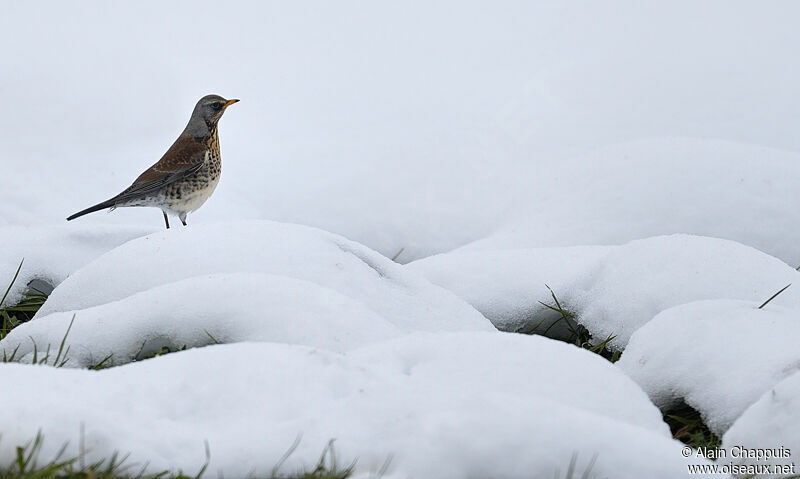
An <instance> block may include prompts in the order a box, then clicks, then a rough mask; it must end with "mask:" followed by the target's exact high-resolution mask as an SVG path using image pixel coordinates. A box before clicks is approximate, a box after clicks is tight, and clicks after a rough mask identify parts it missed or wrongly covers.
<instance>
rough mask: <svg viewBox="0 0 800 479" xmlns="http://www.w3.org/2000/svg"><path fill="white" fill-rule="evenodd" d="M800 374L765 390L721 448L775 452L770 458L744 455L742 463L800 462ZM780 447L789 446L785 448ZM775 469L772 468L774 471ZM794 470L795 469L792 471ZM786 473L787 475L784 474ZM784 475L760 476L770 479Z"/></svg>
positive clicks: (779, 463) (729, 431)
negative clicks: (744, 458) (798, 432)
mask: <svg viewBox="0 0 800 479" xmlns="http://www.w3.org/2000/svg"><path fill="white" fill-rule="evenodd" d="M797 431H800V374H797V373H795V374H792V375H791V376H789V377H788V378H786V379H784V380H783V381H781V382H779V383H778V384H776V385H775V387H773V388H771V389H769V390H768V391H766V392H765V393H764V394H763V395H762V396H761V398H760V399H759V400H758V401H756V402H755V403H754V404H753V405H751V406H750V407H749V408H747V410H746V411H745V412H744V414H742V415H741V417H739V419H737V420H736V422H735V423H733V426H731V428H730V429H728V432H726V433H725V436H724V437H723V438H722V448H723V449H725V450H728V451H731V450H732V449H733V448H734V447H739V448H741V449H750V450H752V449H761V450H764V451H775V450H776V449H777V451H776V453H773V456H775V457H771V458H769V459H766V460H765V459H759V458H746V460H744V461H741V463H743V464H752V465H763V464H775V465H781V466H782V467H786V466H790V465H791V464H794V465H795V467H796V465H797V464H800V435H798V434H797ZM783 449H788V452H787V451H784V450H783ZM787 456H788V457H787ZM773 472H774V471H773ZM796 473H797V470H796V469H795V470H794V474H796ZM786 475H788V474H786ZM781 476H785V475H784V474H775V475H768V474H764V475H759V476H758V477H759V478H764V479H770V478H773V477H781Z"/></svg>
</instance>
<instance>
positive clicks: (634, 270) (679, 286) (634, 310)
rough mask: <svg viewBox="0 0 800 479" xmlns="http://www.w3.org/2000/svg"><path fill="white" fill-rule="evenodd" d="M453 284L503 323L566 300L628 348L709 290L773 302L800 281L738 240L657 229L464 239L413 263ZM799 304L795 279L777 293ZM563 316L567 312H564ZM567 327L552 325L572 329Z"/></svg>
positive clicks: (532, 321)
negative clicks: (616, 238) (514, 245)
mask: <svg viewBox="0 0 800 479" xmlns="http://www.w3.org/2000/svg"><path fill="white" fill-rule="evenodd" d="M407 268H409V269H411V270H413V271H416V272H418V273H420V274H422V275H424V276H425V277H427V278H428V279H429V280H431V281H432V282H434V283H436V284H438V285H440V286H443V287H445V288H448V289H450V290H451V291H453V292H454V293H456V294H457V295H459V296H460V297H461V298H463V299H464V300H465V301H467V302H468V303H470V304H472V305H473V306H474V307H475V308H476V309H478V310H479V311H481V312H482V313H483V314H484V315H485V316H486V317H487V318H489V319H490V320H491V321H492V322H493V323H494V324H495V326H497V327H498V328H499V329H502V330H524V329H526V328H532V327H533V326H537V325H539V328H538V329H539V330H540V331H541V329H543V328H545V327H547V326H548V325H550V324H552V322H553V321H554V320H555V319H554V318H553V314H552V312H551V311H550V310H549V309H548V308H546V307H545V306H543V305H542V304H541V303H542V302H543V303H546V304H549V305H554V301H553V299H552V297H551V295H550V291H549V290H548V289H547V287H546V286H545V285H549V286H550V287H552V288H553V291H554V292H555V294H556V296H557V297H558V299H559V302H560V303H561V304H562V306H564V308H565V309H567V310H569V311H570V312H572V313H573V314H574V315H575V317H576V318H577V320H578V322H579V323H580V324H582V325H583V326H584V327H586V328H587V329H588V330H589V332H590V333H591V334H592V336H593V337H594V338H595V339H601V340H602V339H605V338H607V337H609V336H613V337H614V338H613V339H612V341H611V342H610V344H609V345H610V346H611V347H612V348H613V349H617V350H621V349H623V348H624V347H625V345H626V344H627V342H628V340H629V338H630V337H631V335H632V334H633V333H634V332H635V331H636V330H637V329H638V328H640V327H642V326H643V325H644V324H646V323H647V322H648V321H650V320H651V319H652V318H653V317H654V316H655V315H656V314H658V313H659V312H661V311H664V310H666V309H669V308H671V307H673V306H677V305H680V304H684V303H689V302H692V301H699V300H704V299H742V300H751V301H764V300H766V299H767V298H769V297H770V296H771V295H772V294H773V293H775V292H776V291H778V290H779V289H780V288H781V287H783V286H785V285H787V284H789V283H792V282H800V273H798V272H797V271H795V270H794V268H791V267H789V266H788V265H786V264H785V263H783V262H782V261H780V260H778V259H776V258H773V257H771V256H769V255H767V254H765V253H762V252H760V251H758V250H756V249H754V248H751V247H749V246H744V245H741V244H738V243H735V242H733V241H728V240H722V239H716V238H706V237H700V236H691V235H671V236H658V237H653V238H647V239H643V240H636V241H632V242H630V243H627V244H625V245H621V246H616V247H601V246H595V247H565V248H531V249H508V250H503V249H498V250H485V251H478V250H474V249H471V248H462V249H459V250H456V251H453V252H451V253H446V254H442V255H438V256H433V257H431V258H426V259H424V260H420V261H416V262H414V263H411V264H409V265H407ZM773 304H775V305H785V306H792V307H800V290H792V289H791V288H790V289H789V290H787V291H786V292H784V293H783V294H781V295H780V296H779V297H778V298H776V299H775V300H774V302H773ZM555 316H556V317H560V315H558V314H556V315H555ZM563 333H564V331H563V330H562V329H556V328H554V329H552V330H550V331H548V333H547V334H548V335H550V336H555V337H557V336H559V335H563Z"/></svg>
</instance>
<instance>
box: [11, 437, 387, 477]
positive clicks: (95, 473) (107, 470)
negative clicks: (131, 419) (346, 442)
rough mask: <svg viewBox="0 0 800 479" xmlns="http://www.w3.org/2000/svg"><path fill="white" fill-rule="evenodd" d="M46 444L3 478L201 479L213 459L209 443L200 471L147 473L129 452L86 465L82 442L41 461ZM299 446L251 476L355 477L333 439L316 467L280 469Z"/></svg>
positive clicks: (22, 451) (38, 440)
mask: <svg viewBox="0 0 800 479" xmlns="http://www.w3.org/2000/svg"><path fill="white" fill-rule="evenodd" d="M43 444H44V437H43V436H42V434H41V433H39V434H37V435H36V437H35V438H34V439H33V440H32V441H30V442H29V443H28V444H27V445H25V446H19V447H16V448H15V455H14V460H13V461H12V462H11V464H9V465H8V466H6V467H5V468H0V479H201V478H202V477H203V476H204V475H205V474H206V472H207V470H208V465H209V463H210V459H211V451H210V449H209V447H208V443H206V462H205V464H204V465H203V466H202V467H200V469H199V471H198V472H197V474H195V475H186V474H184V473H183V472H178V473H170V472H169V471H161V472H157V473H146V472H145V471H146V469H147V465H145V466H143V467H137V466H136V465H134V464H130V463H128V457H129V456H128V455H125V456H120V455H119V454H117V453H114V454H112V455H111V457H110V458H108V459H107V460H101V461H97V462H94V463H89V464H86V462H85V454H86V452H85V451H84V450H83V441H81V448H80V450H81V453H80V455H79V456H78V457H73V458H65V457H64V453H65V451H66V448H67V445H66V444H65V445H64V446H62V447H61V449H60V450H59V452H58V453H57V454H56V457H55V459H53V460H51V461H49V462H46V463H40V462H39V461H38V458H39V455H40V453H41V451H42V445H43ZM298 445H299V440H298V441H295V443H294V444H293V445H292V447H291V448H290V449H289V451H288V452H287V454H285V455H284V457H283V458H282V459H281V461H280V462H279V463H278V465H277V466H276V467H274V468H273V470H272V473H271V474H270V475H269V476H255V475H250V476H248V477H249V479H348V478H349V477H351V476H352V474H353V468H354V466H355V462H353V463H351V464H350V465H349V466H347V467H341V466H340V465H339V464H338V459H337V457H336V454H335V451H334V448H333V441H331V442H329V443H328V445H327V446H326V447H325V449H324V450H323V452H322V455H321V457H320V459H319V461H318V462H317V463H316V464H315V465H314V466H313V467H311V468H309V469H305V468H304V469H301V470H299V471H297V472H294V473H286V474H284V473H281V472H279V469H280V467H281V466H282V465H283V463H284V462H285V461H286V460H287V459H288V458H289V456H290V455H291V454H292V453H293V452H294V450H295V449H296V448H297V446H298ZM383 472H385V470H382V472H381V473H380V474H383ZM220 477H222V476H220ZM376 477H381V476H380V475H378V476H376Z"/></svg>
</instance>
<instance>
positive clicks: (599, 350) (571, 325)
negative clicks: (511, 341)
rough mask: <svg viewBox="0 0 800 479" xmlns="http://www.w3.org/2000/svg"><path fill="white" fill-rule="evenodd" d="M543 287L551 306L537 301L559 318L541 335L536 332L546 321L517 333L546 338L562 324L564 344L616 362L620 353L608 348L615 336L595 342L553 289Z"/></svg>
mask: <svg viewBox="0 0 800 479" xmlns="http://www.w3.org/2000/svg"><path fill="white" fill-rule="evenodd" d="M545 287H547V290H548V291H550V297H551V298H552V299H553V304H548V303H545V302H543V301H539V304H541V305H542V306H544V307H545V308H547V309H549V310H550V311H554V312H556V313H558V314H559V317H558V318H556V319H555V320H553V322H552V323H550V324H549V325H548V326H547V327H546V328H545V329H544V331H542V332H541V333H539V332H538V331H539V328H541V327H542V325H543V324H544V322H545V321H546V320H547V319H543V320H541V321H539V322H538V323H536V324H535V325H534V326H532V327H531V326H528V327H525V328H522V329H520V330H517V332H518V333H521V334H541V335H542V336H547V333H548V332H549V331H550V330H551V329H552V328H553V327H554V326H555V325H556V324H559V323H562V322H563V323H564V324H565V325H566V327H567V330H568V331H569V333H570V336H569V338H567V339H566V340H565V342H567V343H570V344H574V345H575V346H578V347H579V348H582V349H586V350H587V351H591V352H593V353H595V354H598V355H600V356H602V357H604V358H605V359H607V360H609V361H611V362H612V363H615V362H617V361H618V360H619V358H620V352H619V351H612V350H611V348H610V347H609V344H610V343H611V341H613V340H614V338H615V337H616V336H614V335H609V336H608V337H606V338H604V339H602V340H600V341H596V340H595V339H594V338H593V337H592V335H591V333H589V330H588V329H586V328H585V327H583V326H582V325H580V324H579V323H578V322H577V320H576V315H575V313H573V312H572V311H570V310H569V309H567V308H565V307H564V306H563V305H562V304H561V301H560V300H559V299H558V296H556V293H555V291H553V288H551V287H550V286H548V285H546V284H545Z"/></svg>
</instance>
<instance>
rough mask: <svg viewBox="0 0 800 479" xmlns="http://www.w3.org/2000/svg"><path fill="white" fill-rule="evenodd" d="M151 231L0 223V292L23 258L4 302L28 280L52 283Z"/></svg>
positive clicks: (15, 296) (17, 293)
mask: <svg viewBox="0 0 800 479" xmlns="http://www.w3.org/2000/svg"><path fill="white" fill-rule="evenodd" d="M151 231H152V230H147V229H144V228H136V227H124V226H122V227H120V226H117V227H110V226H102V225H92V226H91V227H88V226H87V227H81V226H76V225H61V226H50V227H48V226H0V238H2V243H1V244H2V247H0V284H2V287H0V288H2V291H0V296H2V293H4V292H5V290H6V288H7V287H8V284H9V283H10V282H11V280H12V279H13V278H14V273H15V272H16V271H17V268H18V267H19V265H20V261H22V260H23V259H24V262H23V265H22V269H21V270H20V273H19V277H18V278H17V281H15V282H14V286H13V287H12V288H11V290H10V291H9V294H8V296H7V297H6V301H5V303H4V304H5V305H9V304H12V305H13V304H16V303H18V302H19V301H20V300H21V299H22V295H23V293H24V292H25V291H26V289H27V287H28V284H29V283H30V282H31V281H33V280H36V279H38V280H41V281H44V282H46V283H47V284H49V285H51V286H56V285H58V284H59V283H61V282H62V281H64V279H66V277H67V276H69V275H70V274H71V273H72V272H73V271H75V270H77V269H78V268H80V267H81V266H83V265H85V264H87V263H89V262H90V261H92V260H93V259H95V258H96V257H98V256H100V255H101V254H103V253H105V252H107V251H109V250H111V249H113V248H115V247H117V246H119V245H121V244H122V243H125V242H126V241H128V240H130V239H133V238H137V237H139V236H143V235H145V234H147V233H149V232H151Z"/></svg>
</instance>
